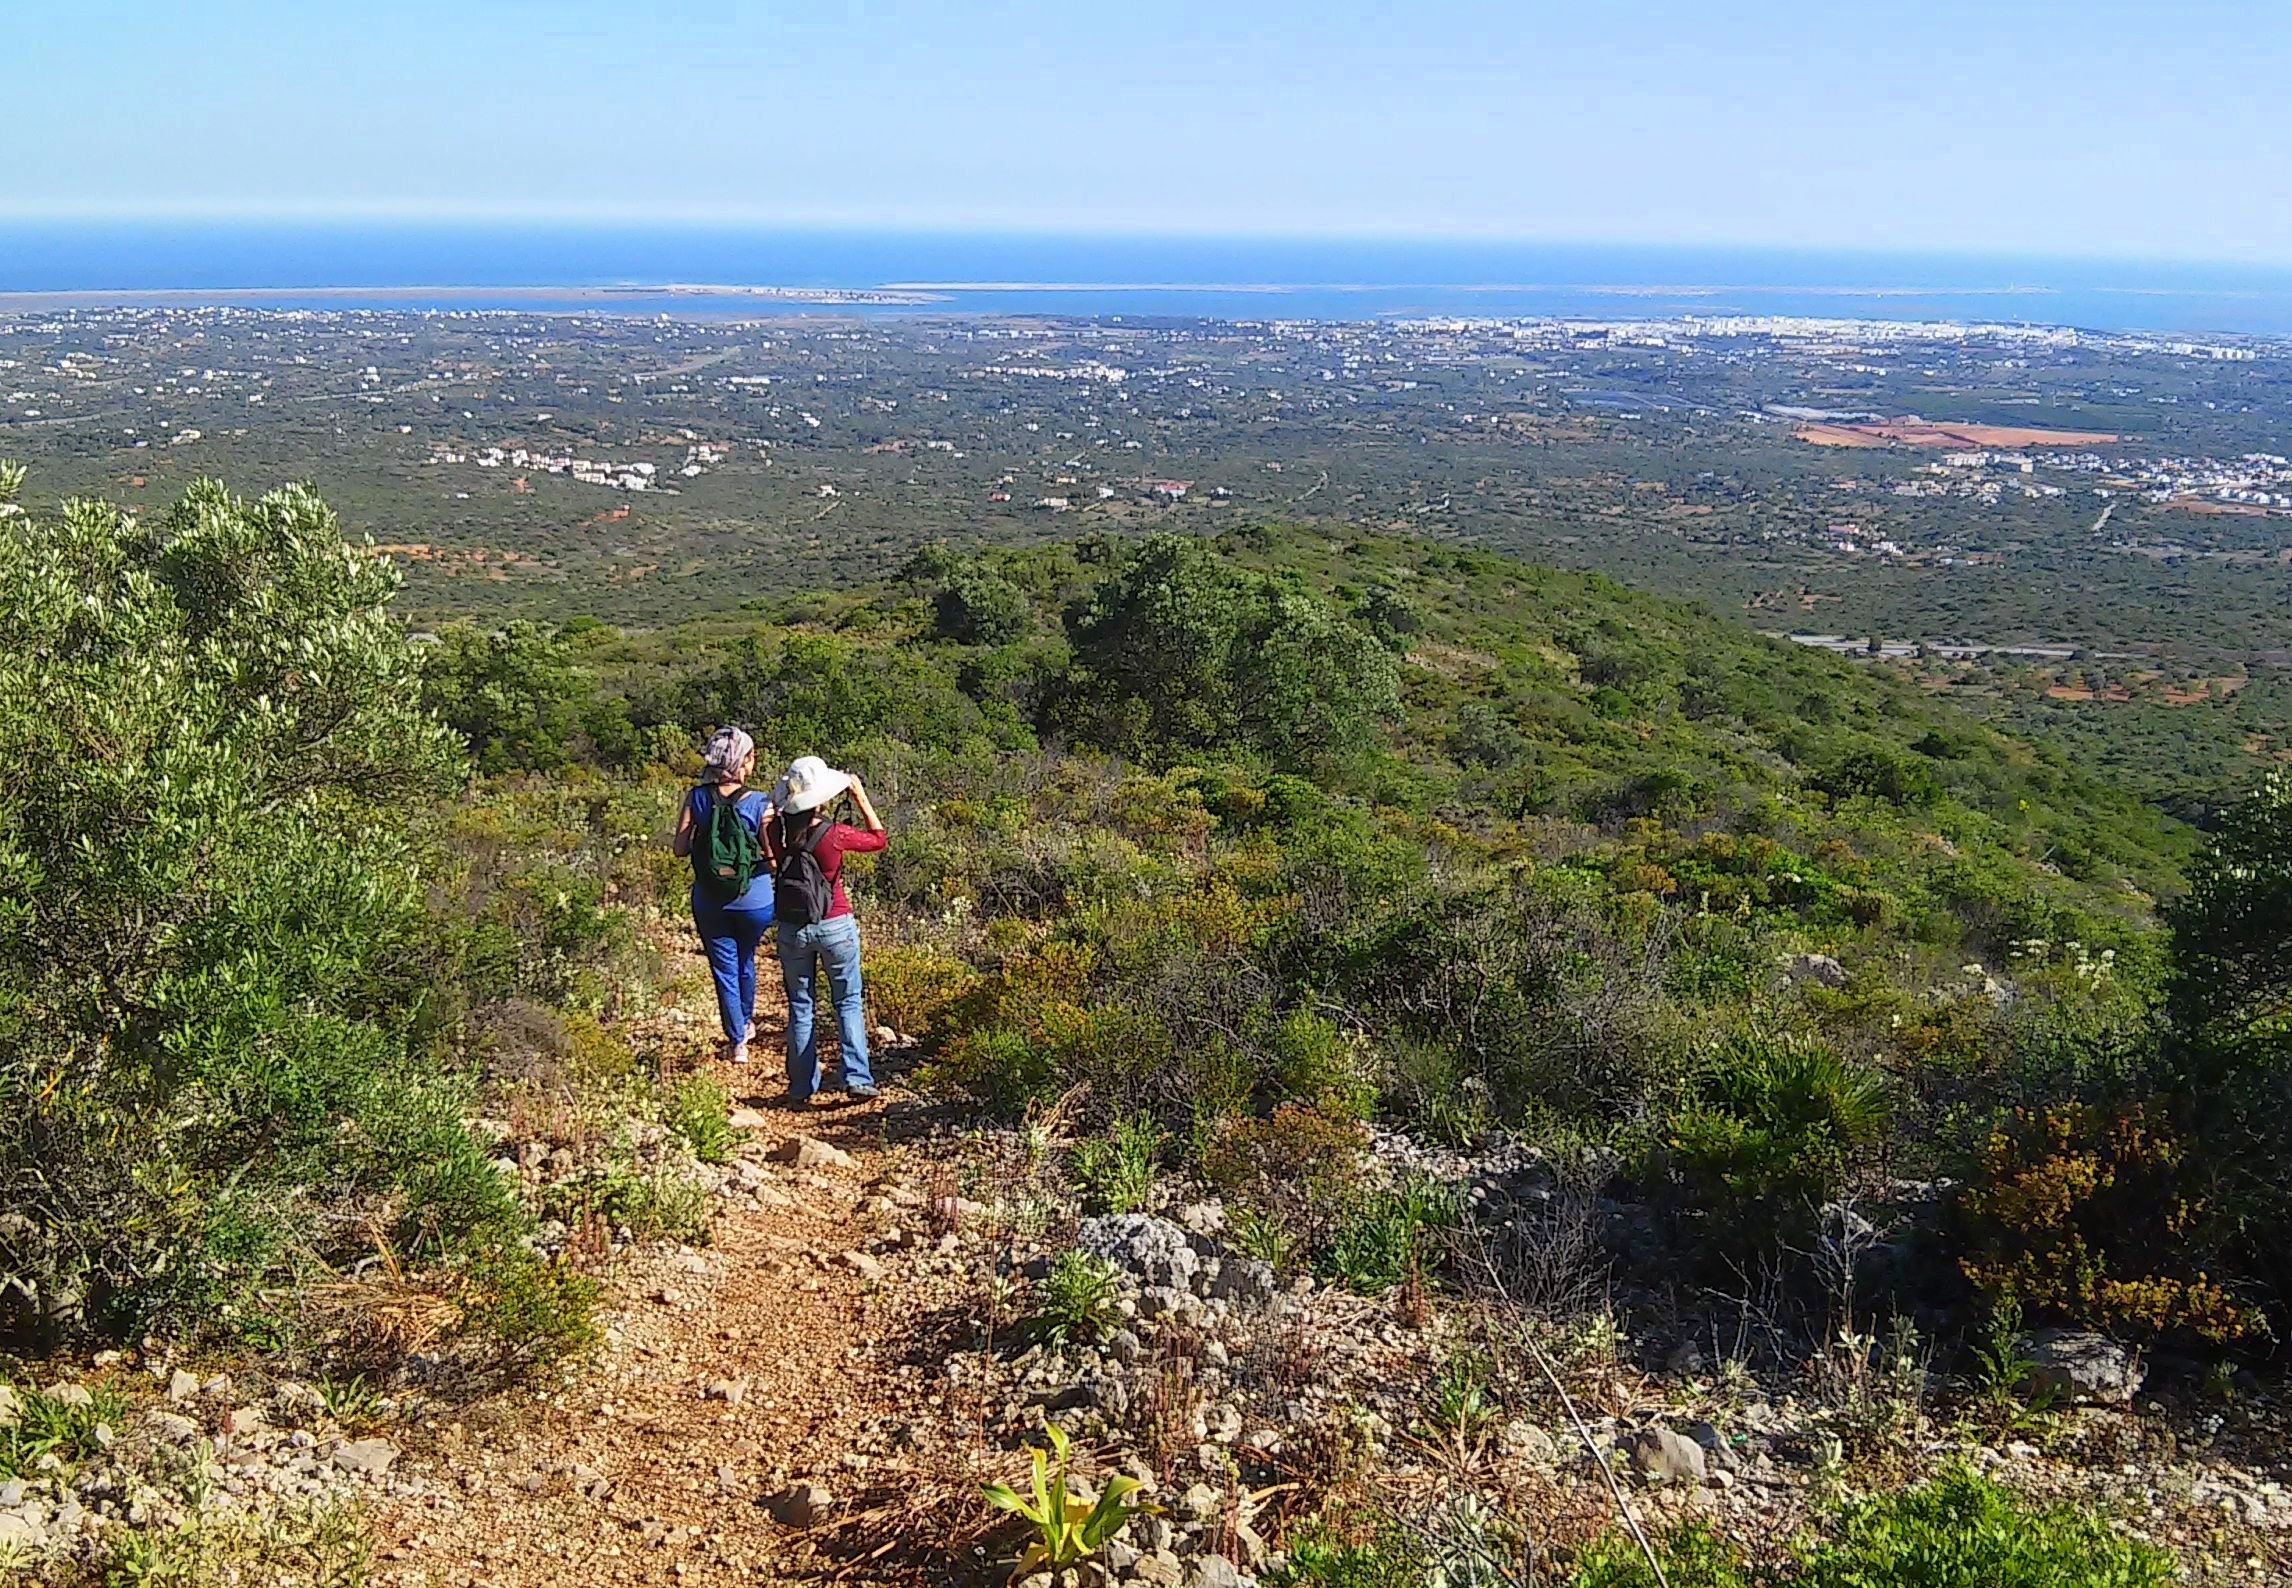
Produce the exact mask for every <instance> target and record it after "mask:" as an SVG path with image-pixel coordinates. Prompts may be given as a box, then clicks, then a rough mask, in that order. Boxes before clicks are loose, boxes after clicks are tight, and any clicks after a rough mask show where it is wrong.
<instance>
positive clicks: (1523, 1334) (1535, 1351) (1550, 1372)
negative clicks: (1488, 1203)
mask: <svg viewBox="0 0 2292 1588" xmlns="http://www.w3.org/2000/svg"><path fill="white" fill-rule="evenodd" d="M1473 1235H1474V1237H1475V1244H1476V1245H1477V1246H1478V1248H1479V1250H1478V1256H1479V1259H1480V1266H1481V1268H1482V1269H1483V1270H1484V1271H1485V1272H1486V1273H1487V1275H1488V1283H1489V1287H1490V1288H1491V1289H1492V1290H1494V1291H1495V1292H1496V1295H1497V1298H1498V1299H1499V1300H1501V1301H1503V1302H1504V1303H1505V1304H1506V1305H1507V1306H1510V1305H1511V1303H1512V1298H1511V1296H1510V1295H1509V1294H1507V1293H1506V1291H1505V1288H1504V1276H1503V1274H1502V1273H1500V1272H1499V1271H1498V1270H1497V1267H1496V1263H1495V1260H1494V1259H1493V1258H1491V1257H1490V1256H1489V1253H1488V1243H1487V1241H1486V1240H1485V1239H1481V1238H1480V1232H1479V1231H1478V1230H1477V1229H1475V1230H1474V1231H1473ZM1514 1310H1515V1311H1517V1310H1518V1309H1517V1308H1515V1309H1514ZM1511 1332H1512V1333H1513V1334H1514V1335H1515V1336H1516V1337H1517V1338H1518V1340H1519V1342H1520V1343H1521V1344H1522V1345H1523V1346H1525V1347H1527V1349H1528V1354H1529V1356H1531V1357H1533V1358H1534V1359H1535V1362H1536V1366H1537V1369H1538V1370H1539V1371H1541V1372H1542V1373H1543V1375H1544V1382H1545V1383H1547V1384H1549V1385H1551V1386H1552V1393H1553V1394H1555V1395H1557V1396H1559V1397H1560V1406H1561V1409H1562V1410H1564V1411H1566V1412H1567V1414H1568V1421H1569V1422H1570V1423H1571V1424H1572V1425H1573V1426H1574V1428H1575V1430H1576V1437H1577V1438H1579V1439H1581V1440H1582V1441H1583V1442H1584V1454H1585V1455H1586V1456H1588V1457H1590V1458H1591V1463H1592V1465H1593V1466H1594V1467H1597V1468H1598V1469H1599V1473H1600V1478H1601V1480H1602V1481H1603V1482H1605V1483H1606V1484H1607V1486H1608V1497H1609V1498H1610V1499H1612V1500H1613V1501H1614V1502H1615V1507H1616V1515H1617V1516H1618V1517H1619V1518H1621V1519H1622V1521H1623V1525H1624V1531H1626V1532H1627V1533H1629V1534H1631V1538H1632V1542H1633V1543H1635V1544H1637V1545H1638V1546H1639V1552H1640V1554H1642V1555H1644V1556H1645V1557H1646V1558H1647V1568H1648V1570H1649V1571H1652V1572H1654V1573H1655V1581H1656V1588H1671V1579H1670V1578H1669V1577H1667V1576H1666V1575H1664V1570H1663V1562H1662V1561H1661V1560H1659V1559H1657V1558H1656V1553H1655V1546H1654V1545H1652V1544H1650V1543H1649V1542H1648V1541H1647V1533H1646V1531H1645V1530H1644V1529H1642V1528H1641V1527H1640V1525H1639V1518H1638V1517H1637V1516H1635V1515H1633V1514H1632V1508H1631V1502H1630V1501H1629V1500H1628V1499H1626V1498H1625V1497H1624V1492H1623V1485H1621V1484H1619V1483H1617V1482H1616V1475H1615V1471H1614V1469H1612V1468H1611V1467H1609V1465H1608V1461H1607V1457H1606V1456H1605V1455H1604V1454H1603V1453H1602V1452H1601V1450H1600V1446H1599V1441H1598V1440H1596V1439H1594V1438H1593V1437H1592V1430H1591V1427H1590V1425H1588V1424H1587V1423H1586V1422H1585V1421H1584V1417H1583V1413H1581V1412H1579V1411H1577V1410H1576V1401H1575V1397H1574V1396H1572V1395H1570V1394H1569V1393H1568V1386H1567V1385H1565V1384H1563V1383H1561V1382H1560V1372H1559V1369H1558V1368H1556V1367H1555V1366H1553V1364H1552V1359H1551V1357H1550V1356H1548V1355H1547V1354H1546V1353H1545V1351H1544V1348H1543V1347H1542V1346H1540V1345H1538V1344H1537V1343H1536V1337H1535V1336H1534V1335H1533V1334H1531V1333H1530V1332H1529V1331H1528V1330H1527V1328H1526V1327H1524V1326H1516V1327H1515V1328H1514V1329H1513V1330H1512V1331H1511Z"/></svg>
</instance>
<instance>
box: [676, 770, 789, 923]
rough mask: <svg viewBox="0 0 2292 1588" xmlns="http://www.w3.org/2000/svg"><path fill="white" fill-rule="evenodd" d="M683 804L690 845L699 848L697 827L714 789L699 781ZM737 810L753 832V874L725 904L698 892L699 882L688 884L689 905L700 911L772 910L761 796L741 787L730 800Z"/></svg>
mask: <svg viewBox="0 0 2292 1588" xmlns="http://www.w3.org/2000/svg"><path fill="white" fill-rule="evenodd" d="M685 807H686V809H688V810H690V811H691V812H692V833H693V838H692V842H693V847H694V848H695V849H698V848H699V847H700V834H701V830H702V829H703V828H705V827H706V826H707V825H708V823H709V820H710V818H711V816H712V814H713V813H714V811H715V808H716V790H715V789H713V788H711V787H709V786H708V785H707V784H705V783H703V784H701V785H700V786H699V787H698V788H696V789H694V790H693V791H692V792H691V793H690V794H688V795H686V796H685ZM733 809H734V810H736V811H738V812H739V813H740V821H741V824H742V825H743V826H745V827H746V828H747V829H748V830H749V831H750V832H752V833H754V834H755V835H756V849H757V855H756V874H755V875H754V876H753V877H750V878H749V879H748V891H747V892H746V893H743V894H742V895H741V896H740V897H739V898H737V899H734V900H733V901H732V902H731V903H729V904H719V903H718V902H717V901H716V899H715V897H714V896H713V895H710V894H705V893H703V892H702V891H701V887H700V883H699V882H698V881H697V880H695V881H694V883H693V885H692V907H693V909H694V910H695V911H696V912H697V911H700V910H740V911H743V912H750V913H759V914H763V915H770V914H771V913H772V865H771V862H770V861H768V860H766V859H765V858H764V853H763V849H764V796H763V795H762V794H759V793H758V792H756V790H754V789H743V790H741V791H740V794H739V797H738V798H737V799H736V800H734V802H733Z"/></svg>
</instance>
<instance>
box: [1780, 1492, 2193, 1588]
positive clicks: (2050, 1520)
mask: <svg viewBox="0 0 2292 1588" xmlns="http://www.w3.org/2000/svg"><path fill="white" fill-rule="evenodd" d="M1801 1555H1802V1564H1801V1566H1800V1568H1799V1570H1798V1572H1797V1573H1796V1574H1795V1576H1794V1581H1795V1582H1797V1583H1799V1584H1803V1585H1804V1588H1881V1585H1883V1588H2163V1585H2164V1584H2168V1583H2171V1582H2173V1581H2174V1580H2175V1579H2176V1578H2177V1577H2178V1575H2179V1574H2178V1572H2177V1571H2176V1570H2175V1568H2174V1566H2173V1563H2172V1560H2171V1557H2169V1556H2167V1555H2165V1554H2164V1553H2163V1552H2162V1551H2160V1550H2156V1549H2152V1548H2151V1547H2149V1546H2148V1545H2146V1544H2141V1543H2137V1542H2135V1541H2133V1540H2131V1539H2126V1538H2122V1537H2119V1536H2118V1535H2117V1534H2116V1533H2113V1532H2112V1531H2110V1529H2109V1528H2108V1526H2107V1525H2106V1524H2105V1523H2103V1522H2101V1521H2100V1520H2098V1519H2097V1518H2095V1517H2093V1516H2092V1515H2090V1514H2088V1513H2086V1512H2083V1511H2079V1510H2077V1509H2076V1508H2074V1507H2071V1506H2055V1507H2052V1508H2049V1509H2043V1510H2033V1509H2031V1508H2029V1507H2027V1506H2024V1505H2023V1504H2022V1503H2021V1502H2020V1501H2018V1500H2017V1499H2016V1498H2015V1497H2014V1496H2013V1495H2011V1494H2009V1493H2007V1492H2006V1491H2005V1490H2004V1489H2001V1488H1999V1487H1998V1486H1997V1485H1996V1484H1994V1483H1992V1482H1990V1481H1989V1480H1988V1479H1986V1478H1984V1477H1982V1476H1981V1475H1980V1474H1978V1473H1976V1472H1974V1471H1973V1470H1972V1469H1970V1468H1967V1467H1962V1466H1961V1467H1955V1468H1952V1469H1951V1470H1949V1471H1948V1472H1945V1473H1944V1474H1943V1475H1942V1476H1941V1477H1939V1478H1936V1479H1935V1480H1934V1481H1933V1482H1931V1483H1928V1484H1924V1485H1922V1486H1920V1487H1918V1488H1915V1489H1911V1490H1908V1491H1907V1492H1904V1493H1900V1494H1888V1495H1879V1496H1876V1497H1874V1498H1872V1499H1868V1500H1861V1501H1857V1502H1855V1503H1853V1504H1850V1505H1848V1506H1847V1507H1846V1509H1845V1511H1844V1513H1843V1514H1842V1515H1841V1516H1840V1518H1839V1519H1838V1522H1837V1524H1836V1525H1835V1528H1834V1529H1833V1530H1832V1532H1831V1535H1830V1536H1829V1537H1827V1538H1826V1539H1824V1540H1823V1541H1821V1542H1820V1543H1818V1544H1817V1545H1815V1546H1814V1547H1813V1548H1812V1549H1811V1550H1802V1552H1801Z"/></svg>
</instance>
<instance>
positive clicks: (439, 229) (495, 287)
mask: <svg viewBox="0 0 2292 1588" xmlns="http://www.w3.org/2000/svg"><path fill="white" fill-rule="evenodd" d="M680 283H681V284H694V283H700V284H710V285H742V286H769V287H789V288H806V289H821V288H834V289H843V290H877V289H886V288H898V289H913V295H918V296H925V297H928V299H929V300H930V301H929V302H927V303H924V304H922V305H914V304H907V305H850V306H846V305H837V306H833V307H832V308H831V307H823V306H821V305H818V304H811V303H796V302H776V301H772V300H759V299H752V298H708V297H699V296H693V295H689V294H677V295H674V296H671V295H668V294H665V293H658V292H653V291H648V290H646V289H649V288H660V287H665V286H668V285H670V284H680ZM533 289H557V290H558V291H559V292H560V293H561V294H563V296H562V297H560V298H557V299H552V298H550V297H548V296H547V295H546V294H544V295H541V296H536V295H535V293H534V291H533ZM595 289H614V290H613V293H612V296H610V297H609V298H604V299H595V298H582V297H577V296H574V294H577V293H580V292H583V291H589V290H595ZM181 291H195V292H201V293H207V294H214V295H216V296H217V297H219V298H220V300H221V301H225V302H232V301H240V302H246V303H248V304H250V305H255V306H263V307H274V308H275V307H311V308H335V309H340V308H357V307H370V308H393V309H407V308H439V309H470V308H517V309H529V310H530V309H551V308H558V309H572V308H582V309H603V310H609V311H612V312H619V313H655V312H668V313H676V314H683V315H705V314H720V315H738V316H742V317H747V316H754V315H760V314H773V313H801V314H820V313H838V314H852V313H863V314H885V313H902V314H916V313H935V314H944V313H963V314H1025V315H1046V314H1047V315H1120V316H1124V317H1129V318H1157V319H1159V318H1217V319H1251V320H1263V319H1329V320H1375V319H1387V318H1394V317H1407V316H1421V315H1570V316H1589V317H1597V318H1607V319H1621V318H1634V317H1667V316H1672V315H1679V314H1792V315H1819V316H1835V317H1841V318H1870V319H1902V320H1919V319H1954V320H2001V321H2014V322H2027V323H2036V324H2046V325H2074V326H2078V327H2082V328H2087V329H2094V330H2129V331H2177V332H2193V333H2215V334H2221V333H2227V334H2248V335H2270V336H2287V335H2292V270H2285V269H2267V268H2260V267H2243V266H2225V265H2224V266H2208V265H2192V264H2165V263H2157V264H2145V263H2137V262H2097V261H2070V260H2045V259H2010V258H1980V257H1972V256H1952V255H1941V254H1936V255H1901V254H1877V253H1843V252H1833V253H1808V252H1787V251H1770V250H1753V249H1669V248H1645V247H1593V246H1584V245H1552V244H1529V243H1470V242H1429V241H1428V242H1401V241H1377V242H1371V241H1308V240H1297V239H1289V240H1281V239H1267V238H1235V239H1211V238H1196V237H1145V236H1046V235H990V234H984V233H937V234H926V233H898V232H858V231H843V232H835V231H796V230H764V229H736V228H703V227H665V226H656V227H649V228H643V229H635V228H608V227H601V226H578V227H577V226H542V225H475V224H470V225H420V226H416V225H381V224H359V225H350V224H330V225H319V224H298V225H254V224H231V225H223V224H161V223H137V224H100V225H99V224H81V223H74V224H63V223H37V224H26V223H0V293H97V294H114V295H119V296H123V297H133V296H135V295H138V294H161V293H169V292H181ZM298 294H307V296H298ZM4 305H5V300H0V306H4Z"/></svg>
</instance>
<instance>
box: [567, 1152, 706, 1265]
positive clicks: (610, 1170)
mask: <svg viewBox="0 0 2292 1588" xmlns="http://www.w3.org/2000/svg"><path fill="white" fill-rule="evenodd" d="M541 1204H542V1207H543V1209H544V1210H545V1211H547V1212H548V1213H549V1214H550V1216H552V1217H554V1218H559V1219H563V1220H565V1221H566V1222H568V1223H575V1222H578V1221H580V1220H581V1219H583V1218H584V1217H595V1218H600V1219H602V1220H604V1221H605V1223H607V1224H609V1225H611V1226H612V1227H613V1228H614V1229H616V1230H619V1231H622V1232H623V1233H625V1234H626V1235H627V1236H628V1238H629V1239H630V1240H633V1241H658V1240H669V1241H676V1242H678V1243H679V1244H682V1245H687V1246H700V1245H705V1244H706V1243H707V1241H708V1236H709V1225H708V1217H709V1202H708V1193H707V1192H706V1191H704V1190H702V1189H701V1188H700V1186H699V1185H698V1184H696V1183H695V1182H694V1181H693V1180H692V1179H691V1178H690V1177H688V1176H686V1175H683V1174H680V1173H678V1172H677V1171H676V1170H674V1169H669V1168H661V1169H651V1170H647V1169H644V1168H641V1167H639V1166H638V1165H637V1164H635V1163H633V1162H631V1161H630V1160H629V1159H628V1157H626V1156H625V1155H616V1156H614V1157H613V1158H611V1159H609V1160H607V1161H606V1162H605V1163H603V1164H601V1165H598V1166H595V1167H592V1168H590V1169H587V1170H584V1171H583V1172H582V1173H580V1174H578V1175H574V1176H572V1177H571V1178H569V1179H564V1180H560V1181H558V1182H556V1183H555V1184H554V1185H551V1186H549V1187H548V1188H547V1189H546V1190H544V1191H543V1193H542V1198H541Z"/></svg>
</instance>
